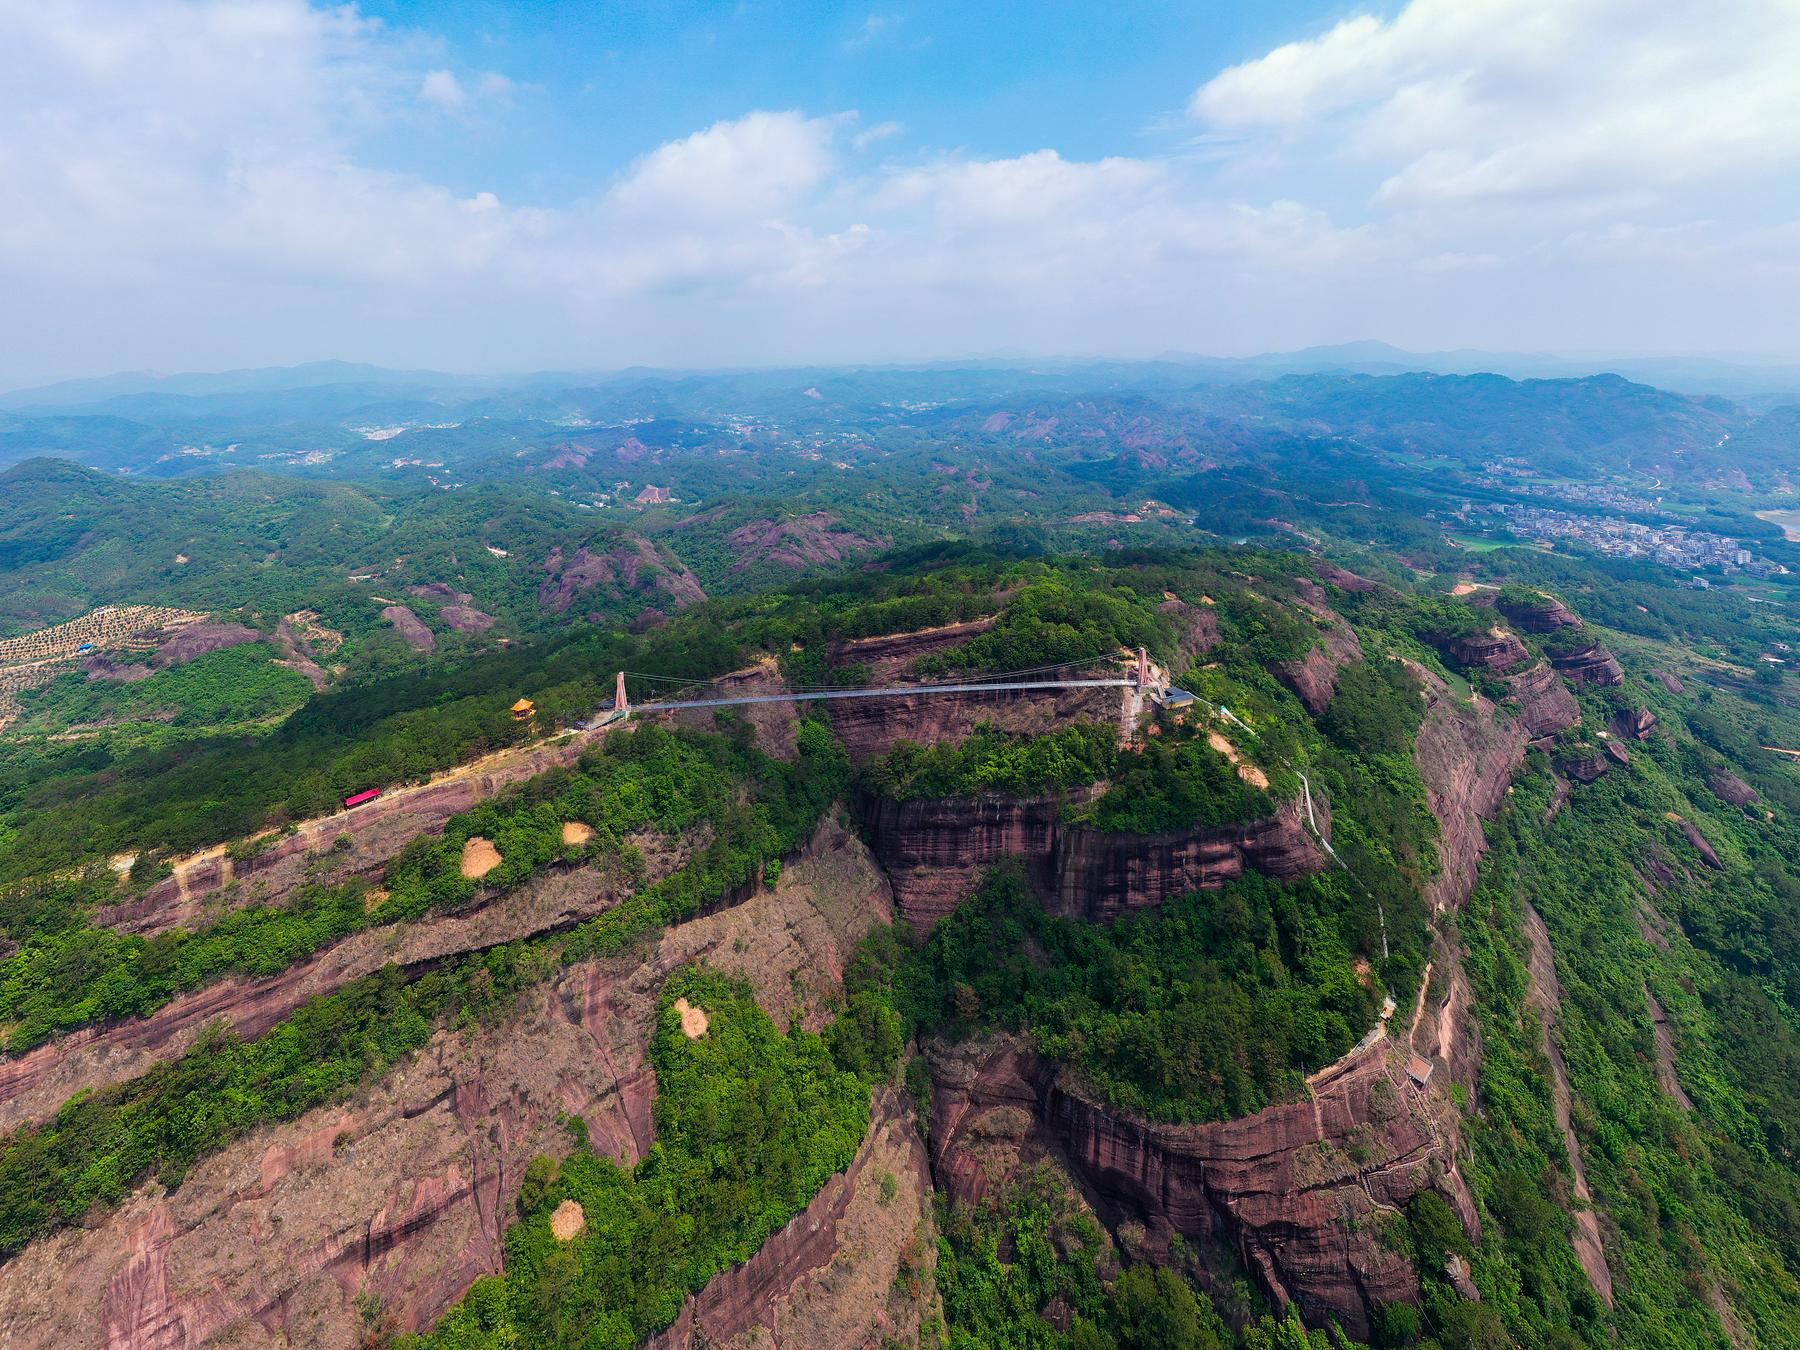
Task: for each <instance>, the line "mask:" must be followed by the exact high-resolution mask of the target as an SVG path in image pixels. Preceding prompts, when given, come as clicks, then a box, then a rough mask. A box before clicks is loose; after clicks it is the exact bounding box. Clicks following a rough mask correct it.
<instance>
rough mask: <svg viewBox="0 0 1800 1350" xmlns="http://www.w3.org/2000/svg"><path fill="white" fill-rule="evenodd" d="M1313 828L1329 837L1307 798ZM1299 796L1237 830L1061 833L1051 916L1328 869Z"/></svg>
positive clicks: (1327, 821) (1324, 810)
mask: <svg viewBox="0 0 1800 1350" xmlns="http://www.w3.org/2000/svg"><path fill="white" fill-rule="evenodd" d="M1313 811H1314V815H1315V817H1316V819H1317V821H1318V828H1319V830H1320V831H1321V833H1323V834H1324V835H1325V837H1326V838H1327V839H1329V838H1330V837H1331V812H1330V807H1329V804H1328V803H1327V802H1326V801H1325V798H1324V796H1323V794H1321V793H1318V792H1315V793H1314V794H1313ZM1305 815H1306V807H1305V805H1304V803H1303V802H1301V800H1300V799H1299V798H1291V799H1289V800H1288V801H1285V802H1283V803H1281V805H1280V806H1279V807H1278V808H1277V809H1276V812H1275V814H1274V815H1273V816H1270V817H1268V818H1266V819H1264V820H1256V821H1251V822H1249V823H1248V824H1244V825H1211V826H1201V827H1196V828H1194V829H1188V830H1172V831H1169V832H1168V833H1165V834H1103V833H1101V832H1100V831H1098V830H1095V829H1091V828H1089V827H1086V826H1079V827H1075V828H1071V829H1068V830H1067V831H1066V832H1065V834H1064V836H1063V839H1062V840H1061V843H1060V847H1059V849H1058V852H1057V862H1056V869H1055V872H1054V874H1053V886H1054V889H1053V890H1052V891H1050V893H1049V900H1050V905H1051V909H1052V912H1054V913H1058V914H1065V915H1079V916H1081V917H1082V918H1086V919H1092V920H1096V921H1099V922H1105V921H1108V920H1111V919H1115V918H1117V917H1119V916H1120V915H1121V914H1125V913H1129V912H1130V911H1132V910H1137V909H1146V908H1149V907H1151V906H1154V905H1160V904H1161V903H1163V901H1165V900H1170V899H1173V898H1174V897H1176V896H1178V895H1185V894H1186V893H1187V892H1189V891H1200V890H1214V889H1216V888H1218V887H1220V886H1223V885H1225V883H1226V882H1228V881H1234V880H1236V879H1237V878H1238V877H1241V876H1242V875H1243V874H1244V873H1245V872H1246V871H1251V870H1254V871H1258V872H1262V873H1264V874H1266V875H1268V876H1272V877H1277V878H1280V879H1282V880H1292V879H1293V878H1295V877H1300V876H1305V875H1307V874H1308V873H1311V872H1322V871H1324V870H1325V868H1326V867H1327V866H1328V860H1327V858H1326V856H1325V852H1324V850H1323V849H1321V848H1320V847H1319V845H1318V844H1317V843H1316V842H1315V841H1314V839H1313V837H1312V834H1311V833H1310V832H1309V831H1308V829H1307V822H1306V820H1305Z"/></svg>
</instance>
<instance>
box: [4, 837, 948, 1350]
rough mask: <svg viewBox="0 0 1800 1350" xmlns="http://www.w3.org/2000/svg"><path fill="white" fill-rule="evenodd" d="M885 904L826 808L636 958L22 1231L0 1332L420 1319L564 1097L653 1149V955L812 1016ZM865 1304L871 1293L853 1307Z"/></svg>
mask: <svg viewBox="0 0 1800 1350" xmlns="http://www.w3.org/2000/svg"><path fill="white" fill-rule="evenodd" d="M886 905H887V897H886V890H885V886H884V884H883V882H882V879H881V877H880V875H879V873H878V872H877V871H876V870H875V869H874V868H873V866H872V865H871V864H870V862H869V859H868V855H867V853H866V852H864V851H862V850H861V849H860V847H859V846H858V845H857V844H856V842H855V841H854V840H853V839H850V838H848V837H846V836H844V835H842V833H841V832H839V831H837V828H836V826H835V825H834V824H830V823H828V824H827V825H826V826H824V827H822V829H821V834H820V836H819V837H818V838H816V839H815V841H814V844H813V846H812V849H811V852H810V856H808V857H806V858H803V859H801V860H799V861H797V862H796V863H795V864H794V865H793V866H791V867H789V868H788V869H786V870H785V871H784V873H783V876H782V880H781V883H780V884H779V885H778V886H777V887H776V888H775V890H773V891H771V892H763V893H759V894H758V895H756V896H754V897H752V898H751V899H750V900H748V901H746V902H745V903H744V904H742V905H739V906H736V907H734V908H732V909H728V910H724V911H722V912H720V913H718V914H714V915H710V916H708V917H706V918H704V919H698V920H695V921H694V922H692V923H688V924H683V925H681V926H679V927H678V928H675V929H672V930H670V931H669V932H668V933H666V934H665V935H664V937H663V939H662V941H661V942H660V943H659V944H658V946H657V947H656V949H655V950H654V952H653V953H652V954H651V956H650V957H649V959H647V960H637V959H636V958H614V959H613V960H611V961H597V962H588V963H584V964H581V965H577V966H573V967H571V968H570V969H568V970H567V971H565V972H564V973H563V974H562V975H561V976H560V977H559V978H558V979H557V980H556V982H555V983H554V984H553V985H550V986H546V987H543V988H540V989H538V990H536V991H534V992H533V993H531V994H529V995H528V996H527V997H526V1000H525V1002H524V1004H523V1006H522V1007H521V1008H520V1010H519V1011H518V1013H517V1014H515V1016H514V1017H512V1018H511V1019H509V1020H508V1021H507V1022H506V1023H505V1024H503V1025H500V1026H497V1027H493V1028H476V1029H475V1030H473V1031H472V1032H469V1033H462V1032H456V1031H444V1032H440V1033H439V1034H438V1035H437V1036H435V1037H433V1039H432V1040H431V1042H430V1043H429V1044H428V1045H427V1046H426V1048H425V1049H424V1050H422V1051H420V1052H419V1053H418V1054H416V1055H414V1056H411V1057H409V1058H408V1060H407V1061H405V1062H404V1063H403V1064H402V1065H401V1066H399V1067H398V1068H397V1069H395V1070H394V1071H393V1072H391V1073H389V1074H388V1075H386V1076H385V1077H384V1078H383V1079H382V1080H381V1081H380V1082H379V1083H376V1084H374V1085H372V1086H371V1087H369V1088H366V1089H365V1090H364V1091H362V1092H361V1093H359V1094H358V1095H357V1096H355V1097H354V1098H352V1099H351V1100H350V1101H348V1102H346V1103H344V1104H343V1105H341V1106H332V1107H328V1108H321V1109H319V1110H316V1111H312V1112H309V1113H307V1114H306V1115H305V1116H303V1117H301V1118H300V1119H298V1120H295V1121H291V1122H288V1123H286V1124H283V1125H278V1126H275V1127H272V1128H268V1129H264V1130H260V1131H258V1132H257V1133H255V1134H254V1135H251V1136H248V1137H246V1138H244V1139H241V1140H239V1141H237V1142H235V1143H233V1144H231V1145H228V1146H227V1147H226V1148H224V1149H222V1150H220V1151H219V1152H218V1153H216V1154H213V1155H212V1156H210V1157H208V1158H205V1159H203V1160H202V1161H201V1162H199V1163H198V1164H196V1165H195V1167H194V1168H193V1169H192V1170H191V1171H190V1172H189V1174H188V1176H187V1177H186V1179H185V1180H184V1182H183V1184H182V1185H181V1187H180V1188H179V1189H178V1190H176V1191H174V1192H172V1193H165V1192H164V1191H163V1190H162V1189H161V1188H160V1187H156V1186H147V1187H144V1188H141V1189H140V1190H139V1191H138V1192H136V1193H135V1194H134V1195H132V1196H131V1197H130V1198H129V1199H128V1200H127V1201H126V1202H125V1204H124V1205H122V1206H121V1207H120V1208H118V1209H117V1210H115V1211H113V1212H112V1213H110V1214H108V1215H106V1216H105V1217H103V1218H101V1219H100V1220H99V1221H98V1222H97V1223H96V1224H95V1225H94V1226H93V1227H91V1228H85V1229H71V1230H65V1231H64V1232H62V1233H59V1234H57V1235H55V1236H54V1237H51V1238H48V1239H45V1240H43V1241H40V1242H36V1243H33V1244H31V1245H30V1246H29V1247H27V1248H26V1249H25V1251H23V1252H21V1253H20V1254H19V1255H18V1256H17V1257H15V1258H14V1259H13V1260H12V1261H10V1262H8V1263H7V1264H6V1265H4V1266H0V1344H4V1345H6V1346H8V1347H9V1350H12V1348H16V1350H35V1348H36V1347H43V1348H44V1350H70V1348H71V1347H74V1348H79V1350H85V1348H86V1347H100V1346H106V1347H108V1348H109V1350H166V1348H167V1347H174V1346H188V1345H198V1344H200V1343H202V1342H203V1341H207V1340H209V1339H214V1338H217V1339H218V1340H220V1341H221V1342H222V1343H228V1344H231V1345H233V1346H239V1347H246V1348H249V1347H256V1348H258V1350H261V1348H262V1347H269V1348H270V1350H273V1347H275V1346H297V1345H309V1346H315V1345H316V1346H337V1345H344V1346H348V1345H353V1344H356V1342H357V1334H358V1327H359V1324H360V1315H359V1314H358V1312H357V1310H356V1308H355V1298H356V1295H357V1294H358V1293H361V1292H366V1293H369V1294H373V1295H375V1296H376V1297H378V1298H379V1299H380V1300H381V1304H382V1307H383V1308H384V1309H385V1310H386V1311H387V1312H388V1313H389V1314H391V1315H392V1317H393V1319H394V1321H395V1323H396V1325H397V1327H398V1328H399V1329H402V1330H410V1329H415V1328H418V1327H422V1326H428V1325H429V1324H430V1323H431V1322H432V1321H433V1320H435V1319H436V1318H437V1317H438V1316H439V1315H440V1314H441V1313H442V1312H443V1311H444V1310H445V1309H446V1308H448V1307H449V1306H450V1305H451V1304H452V1303H454V1302H455V1301H456V1300H457V1299H458V1298H460V1297H461V1295H462V1293H463V1291H464V1290H465V1289H467V1287H468V1285H469V1284H470V1283H471V1282H472V1281H473V1280H474V1279H475V1278H476V1277H478V1276H480V1275H483V1274H488V1273H491V1272H493V1271H495V1270H497V1269H498V1268H499V1262H500V1258H501V1248H500V1235H501V1233H502V1231H503V1230H504V1227H505V1224H506V1223H507V1222H508V1221H509V1220H510V1217H511V1212H512V1206H513V1202H514V1200H515V1198H516V1196H517V1193H518V1187H519V1183H520V1182H521V1180H522V1179H523V1174H524V1168H525V1165H526V1163H527V1162H528V1161H529V1160H530V1159H531V1158H532V1157H533V1156H535V1155H536V1154H538V1153H541V1152H548V1153H553V1154H560V1153H563V1152H565V1151H566V1150H567V1148H568V1135H567V1132H566V1131H565V1130H564V1129H563V1127H562V1125H561V1123H560V1122H561V1118H562V1116H563V1115H564V1113H567V1112H573V1113H576V1114H579V1115H581V1116H582V1117H583V1118H584V1119H585V1120H586V1121H587V1124H588V1129H589V1134H590V1137H591V1138H592V1140H593V1142H594V1145H595V1147H596V1148H598V1149H600V1150H602V1151H606V1152H610V1153H612V1154H613V1155H614V1156H616V1157H618V1158H620V1159H621V1160H623V1161H625V1162H632V1161H635V1160H636V1159H638V1158H639V1157H641V1156H642V1154H643V1152H644V1151H645V1150H646V1149H648V1147H649V1146H650V1143H651V1142H652V1130H653V1125H652V1115H651V1104H652V1099H653V1096H654V1088H655V1083H654V1076H653V1074H652V1072H651V1069H650V1067H649V1065H648V1063H647V1062H646V1053H647V1047H648V1044H649V1038H650V1035H651V1032H652V1029H653V1023H654V1019H655V1015H656V1004H657V997H658V994H659V991H660V989H661V987H662V984H663V982H664V980H665V979H666V978H667V976H668V974H669V973H670V972H671V971H673V970H674V969H675V968H676V967H677V966H679V965H681V964H683V963H685V962H687V961H691V960H695V959H699V958H702V957H703V958H704V959H706V960H707V961H708V962H710V963H711V964H713V965H716V966H719V967H720V968H722V969H725V970H728V971H731V972H734V973H739V974H742V975H744V976H745V977H747V978H749V979H750V980H751V981H752V983H753V984H754V985H755V986H756V989H757V997H758V1000H759V1001H760V1002H762V1003H763V1005H764V1007H765V1008H767V1009H768V1011H769V1012H770V1014H771V1015H772V1016H773V1017H774V1018H775V1019H776V1021H777V1022H778V1023H785V1022H786V1020H787V1019H788V1017H789V1016H790V1015H792V1014H793V1013H795V1012H796V1011H798V1010H799V1008H800V1006H801V1004H802V1003H804V1004H805V1006H806V1008H807V1009H808V1018H807V1023H808V1025H813V1026H815V1027H816V1025H817V1024H818V1023H819V1022H821V1021H822V1020H823V1014H822V1012H820V1011H819V1009H821V1008H822V1007H823V1006H824V1004H825V999H826V995H827V994H828V992H829V991H830V990H831V989H832V988H833V987H835V982H836V979H837V975H838V973H840V972H841V971H842V968H843V964H844V961H845V960H846V959H847V957H848V955H849V953H850V951H851V950H852V949H853V948H854V946H855V943H856V942H857V940H858V939H859V938H860V937H861V936H862V934H863V933H865V932H866V931H867V930H868V927H869V925H870V924H871V923H873V922H875V921H877V920H878V919H881V918H883V917H885V915H886ZM866 1151H867V1150H865V1152H866ZM915 1184H916V1183H915ZM807 1252H812V1254H813V1255H817V1254H818V1253H817V1251H816V1249H813V1248H800V1249H792V1250H791V1249H789V1248H786V1247H779V1246H777V1247H774V1248H772V1249H770V1250H769V1251H768V1253H767V1257H766V1259H765V1258H764V1257H763V1256H761V1255H759V1258H758V1260H763V1261H764V1266H763V1268H761V1269H759V1270H758V1271H755V1272H752V1274H751V1277H750V1279H749V1283H750V1284H752V1285H753V1286H755V1287H757V1288H764V1289H771V1290H778V1291H780V1292H782V1293H784V1294H785V1293H786V1292H787V1291H788V1290H789V1289H790V1288H791V1287H792V1286H793V1285H794V1284H795V1282H796V1280H797V1279H799V1278H800V1277H801V1276H803V1275H804V1274H806V1273H807V1271H806V1270H804V1269H794V1268H792V1267H791V1265H790V1264H789V1263H791V1262H794V1261H802V1262H804V1261H806V1260H808V1259H810V1258H809V1257H808V1256H807ZM826 1259H827V1260H830V1259H832V1254H831V1253H826ZM811 1268H812V1267H810V1266H809V1267H807V1269H811ZM880 1292H881V1294H882V1295H885V1294H886V1290H885V1288H884V1289H883V1290H881V1291H880ZM759 1306H760V1305H759ZM884 1306H885V1305H884V1304H883V1303H882V1300H881V1299H880V1298H878V1297H876V1296H874V1295H873V1294H871V1295H870V1296H869V1298H868V1302H867V1304H866V1308H867V1319H866V1320H867V1322H868V1324H869V1325H871V1326H877V1325H879V1321H880V1317H881V1315H882V1314H881V1309H882V1307H884Z"/></svg>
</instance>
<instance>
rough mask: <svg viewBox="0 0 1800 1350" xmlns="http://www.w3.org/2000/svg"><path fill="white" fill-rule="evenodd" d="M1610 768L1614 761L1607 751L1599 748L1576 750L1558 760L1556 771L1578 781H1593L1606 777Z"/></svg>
mask: <svg viewBox="0 0 1800 1350" xmlns="http://www.w3.org/2000/svg"><path fill="white" fill-rule="evenodd" d="M1610 768H1612V763H1611V761H1609V760H1608V759H1607V757H1606V753H1605V752H1604V751H1602V750H1598V749H1587V750H1574V751H1571V752H1570V753H1568V754H1566V755H1563V756H1560V757H1559V758H1558V759H1557V761H1556V771H1557V772H1558V773H1560V774H1561V775H1562V776H1563V777H1565V778H1572V779H1574V780H1575V781H1576V782H1577V783H1592V782H1594V781H1595V780H1596V779H1599V778H1603V777H1605V776H1606V772H1607V770H1608V769H1610Z"/></svg>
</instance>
